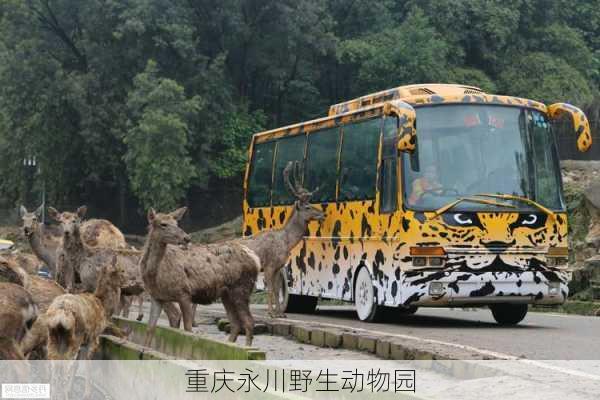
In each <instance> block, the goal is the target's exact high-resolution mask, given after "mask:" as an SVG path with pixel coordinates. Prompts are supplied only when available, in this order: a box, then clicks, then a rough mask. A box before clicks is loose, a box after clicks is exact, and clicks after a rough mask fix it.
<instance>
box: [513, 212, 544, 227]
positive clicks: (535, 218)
mask: <svg viewBox="0 0 600 400" xmlns="http://www.w3.org/2000/svg"><path fill="white" fill-rule="evenodd" d="M547 218H548V216H547V215H546V214H519V218H517V220H516V221H515V222H513V223H512V224H510V229H511V230H513V229H516V228H520V227H527V228H530V229H537V228H542V227H544V226H545V225H546V220H547Z"/></svg>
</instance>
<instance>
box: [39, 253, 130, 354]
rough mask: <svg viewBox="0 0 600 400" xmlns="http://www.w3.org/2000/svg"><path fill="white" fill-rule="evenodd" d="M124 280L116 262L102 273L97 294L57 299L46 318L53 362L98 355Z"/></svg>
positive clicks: (65, 296) (64, 296) (49, 347)
mask: <svg viewBox="0 0 600 400" xmlns="http://www.w3.org/2000/svg"><path fill="white" fill-rule="evenodd" d="M121 280H122V270H121V269H120V268H119V267H117V266H116V258H115V259H114V260H113V262H112V265H107V266H105V267H104V269H103V270H102V272H101V274H100V275H99V277H98V283H97V288H96V291H95V292H94V293H82V294H64V295H62V296H59V297H57V298H56V299H54V301H53V302H52V304H51V305H50V307H49V308H48V311H47V312H46V316H45V324H46V326H47V329H48V358H49V359H51V360H73V359H75V358H80V359H89V358H90V357H91V356H92V355H93V354H94V352H95V351H96V349H97V348H98V345H99V336H100V334H101V333H102V332H103V331H104V330H105V329H106V328H107V327H108V326H109V325H110V322H109V318H110V316H111V315H112V313H113V312H114V310H115V308H116V307H117V304H118V302H119V297H120V294H121V293H120V292H121V284H122V282H121Z"/></svg>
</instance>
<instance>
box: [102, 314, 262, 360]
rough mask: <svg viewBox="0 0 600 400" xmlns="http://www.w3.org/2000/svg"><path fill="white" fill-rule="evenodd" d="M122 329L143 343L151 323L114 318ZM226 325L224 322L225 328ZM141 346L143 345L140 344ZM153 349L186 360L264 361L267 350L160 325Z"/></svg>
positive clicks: (133, 340) (156, 332) (134, 339)
mask: <svg viewBox="0 0 600 400" xmlns="http://www.w3.org/2000/svg"><path fill="white" fill-rule="evenodd" d="M113 321H114V323H115V324H116V325H117V326H118V327H119V328H121V329H123V328H125V330H130V331H131V334H130V335H129V337H130V340H131V341H132V342H134V343H136V344H138V345H139V344H141V343H143V342H144V338H145V336H146V330H147V328H148V325H146V324H145V323H142V322H138V321H133V320H130V319H125V318H119V317H113ZM225 325H226V324H224V323H223V324H221V326H223V328H224V327H225ZM140 347H141V346H140ZM152 349H154V350H157V351H158V352H160V353H164V354H166V355H168V356H171V357H175V358H178V359H187V360H265V359H266V355H265V352H264V351H261V350H259V349H257V348H256V347H246V346H240V345H237V344H234V343H224V342H221V341H218V340H214V339H210V338H208V337H205V336H201V335H198V334H194V333H191V332H186V331H182V330H180V329H173V328H168V327H164V326H157V327H156V330H155V332H154V338H153V339H152Z"/></svg>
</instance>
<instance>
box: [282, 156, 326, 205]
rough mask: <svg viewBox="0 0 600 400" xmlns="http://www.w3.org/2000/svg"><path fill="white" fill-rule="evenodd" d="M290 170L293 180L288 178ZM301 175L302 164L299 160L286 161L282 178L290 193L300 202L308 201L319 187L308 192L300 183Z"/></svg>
mask: <svg viewBox="0 0 600 400" xmlns="http://www.w3.org/2000/svg"><path fill="white" fill-rule="evenodd" d="M290 172H292V174H293V177H294V182H292V181H291V180H290ZM301 176H302V166H301V164H300V162H299V161H290V162H288V163H287V165H286V166H285V168H284V170H283V179H284V180H285V183H286V184H287V186H288V189H289V190H290V192H291V193H292V195H293V196H294V197H295V198H296V199H297V200H298V201H299V202H300V203H304V204H306V203H308V202H309V201H310V198H311V197H312V195H313V194H314V193H316V192H317V191H318V190H319V188H317V189H315V190H314V191H312V192H309V191H308V190H306V189H305V188H303V187H302V185H301V184H300V180H301Z"/></svg>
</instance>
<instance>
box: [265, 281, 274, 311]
mask: <svg viewBox="0 0 600 400" xmlns="http://www.w3.org/2000/svg"><path fill="white" fill-rule="evenodd" d="M265 286H266V289H267V314H268V315H269V316H270V317H273V297H272V294H273V276H272V275H271V273H270V272H269V273H268V274H267V272H266V271H265Z"/></svg>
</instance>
